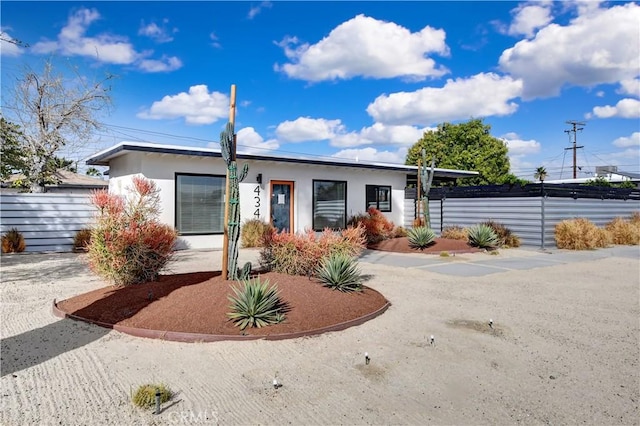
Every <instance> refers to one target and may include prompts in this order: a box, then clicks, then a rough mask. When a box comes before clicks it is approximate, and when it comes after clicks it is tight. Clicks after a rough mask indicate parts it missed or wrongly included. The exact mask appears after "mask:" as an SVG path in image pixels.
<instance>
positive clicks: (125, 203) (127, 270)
mask: <svg viewBox="0 0 640 426" xmlns="http://www.w3.org/2000/svg"><path fill="white" fill-rule="evenodd" d="M133 183H134V185H133V188H132V189H133V196H132V197H131V198H129V199H125V198H123V197H120V196H118V195H114V194H109V193H107V192H106V191H97V192H94V193H93V194H92V196H91V202H92V203H93V205H95V206H96V207H97V208H98V209H99V213H98V217H97V224H96V226H95V228H94V229H93V231H92V233H91V242H90V243H89V245H88V253H89V254H88V256H89V266H90V267H91V269H92V270H93V271H94V272H95V273H97V274H98V275H100V276H102V277H103V278H105V279H106V280H108V281H110V282H111V283H113V284H114V285H116V286H125V285H130V284H137V283H142V282H147V281H153V280H155V279H157V277H158V274H159V272H160V270H161V269H162V268H163V267H164V266H165V265H166V264H167V262H169V261H170V260H171V257H172V254H173V245H174V243H175V241H176V238H177V233H176V231H175V230H174V229H173V228H172V227H170V226H168V225H165V224H162V223H160V222H159V221H158V220H157V218H156V216H157V214H158V212H159V208H158V205H159V201H160V199H159V191H158V189H157V188H156V185H155V183H154V182H152V181H149V180H147V179H144V178H138V177H136V178H134V179H133Z"/></svg>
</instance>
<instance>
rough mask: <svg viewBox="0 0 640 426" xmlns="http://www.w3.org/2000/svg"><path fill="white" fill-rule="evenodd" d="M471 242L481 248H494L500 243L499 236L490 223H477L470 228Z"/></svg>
mask: <svg viewBox="0 0 640 426" xmlns="http://www.w3.org/2000/svg"><path fill="white" fill-rule="evenodd" d="M469 244H471V245H472V246H476V247H480V248H494V247H496V246H497V245H498V236H497V235H496V233H495V232H494V230H493V229H492V228H491V227H490V226H488V225H483V224H480V225H476V226H472V227H471V228H469Z"/></svg>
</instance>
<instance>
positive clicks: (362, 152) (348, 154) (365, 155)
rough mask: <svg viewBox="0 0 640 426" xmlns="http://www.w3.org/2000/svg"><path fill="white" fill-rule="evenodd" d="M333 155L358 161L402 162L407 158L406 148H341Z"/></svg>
mask: <svg viewBox="0 0 640 426" xmlns="http://www.w3.org/2000/svg"><path fill="white" fill-rule="evenodd" d="M333 157H337V158H344V159H348V160H358V161H374V162H377V163H392V164H404V162H405V159H406V158H407V148H406V147H402V148H399V149H398V150H397V151H378V150H377V149H375V148H371V147H368V148H362V149H343V150H342V151H338V152H336V153H335V154H333Z"/></svg>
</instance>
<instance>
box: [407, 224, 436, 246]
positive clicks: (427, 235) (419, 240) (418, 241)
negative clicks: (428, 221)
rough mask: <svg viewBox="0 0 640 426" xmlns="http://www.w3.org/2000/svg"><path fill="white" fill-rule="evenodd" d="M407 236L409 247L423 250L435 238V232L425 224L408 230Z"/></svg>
mask: <svg viewBox="0 0 640 426" xmlns="http://www.w3.org/2000/svg"><path fill="white" fill-rule="evenodd" d="M407 238H408V240H409V247H411V248H417V249H420V250H424V249H425V248H427V247H428V246H429V245H430V244H431V243H433V240H435V239H436V233H435V232H433V230H431V229H429V228H427V227H426V226H418V227H417V228H411V229H410V230H409V232H408V234H407Z"/></svg>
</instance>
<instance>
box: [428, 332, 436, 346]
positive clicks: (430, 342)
mask: <svg viewBox="0 0 640 426" xmlns="http://www.w3.org/2000/svg"><path fill="white" fill-rule="evenodd" d="M435 343H436V338H435V336H434V335H433V334H432V335H431V337H429V344H431V345H435Z"/></svg>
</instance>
